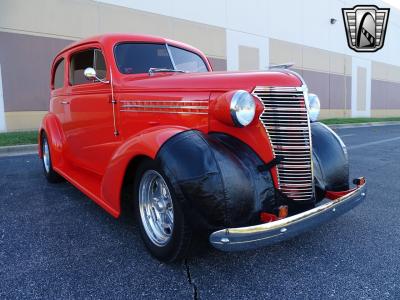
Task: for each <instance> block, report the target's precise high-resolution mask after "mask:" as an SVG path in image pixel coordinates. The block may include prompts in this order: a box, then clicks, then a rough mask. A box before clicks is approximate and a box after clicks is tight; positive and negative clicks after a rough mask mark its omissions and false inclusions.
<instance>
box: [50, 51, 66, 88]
mask: <svg viewBox="0 0 400 300" xmlns="http://www.w3.org/2000/svg"><path fill="white" fill-rule="evenodd" d="M64 70H65V62H64V59H63V58H62V59H60V60H59V61H58V62H57V64H56V67H55V71H54V78H53V87H54V89H59V88H62V87H63V86H64Z"/></svg>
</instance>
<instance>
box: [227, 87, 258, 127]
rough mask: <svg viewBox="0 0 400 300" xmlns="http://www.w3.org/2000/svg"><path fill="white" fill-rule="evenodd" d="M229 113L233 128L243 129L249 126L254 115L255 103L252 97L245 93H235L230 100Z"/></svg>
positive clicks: (241, 91)
mask: <svg viewBox="0 0 400 300" xmlns="http://www.w3.org/2000/svg"><path fill="white" fill-rule="evenodd" d="M230 112H231V117H232V121H233V123H234V124H235V126H238V127H244V126H247V125H249V124H250V123H251V122H252V121H253V119H254V115H255V113H256V103H255V102H254V98H253V96H252V95H251V94H250V93H249V92H246V91H243V90H239V91H236V92H235V93H234V94H233V96H232V100H231V104H230Z"/></svg>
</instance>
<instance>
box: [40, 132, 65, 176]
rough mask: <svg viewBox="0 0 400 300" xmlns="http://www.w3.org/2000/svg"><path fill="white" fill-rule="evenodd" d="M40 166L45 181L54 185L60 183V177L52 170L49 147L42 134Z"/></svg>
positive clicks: (45, 136)
mask: <svg viewBox="0 0 400 300" xmlns="http://www.w3.org/2000/svg"><path fill="white" fill-rule="evenodd" d="M41 144H42V164H43V172H44V176H45V177H46V179H47V181H49V182H51V183H56V182H60V181H62V177H61V176H60V175H58V174H57V173H56V172H55V171H54V169H53V164H52V161H51V154H50V145H49V141H48V139H47V135H46V133H43V134H42V143H41Z"/></svg>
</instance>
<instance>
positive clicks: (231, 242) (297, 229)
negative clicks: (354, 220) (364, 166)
mask: <svg viewBox="0 0 400 300" xmlns="http://www.w3.org/2000/svg"><path fill="white" fill-rule="evenodd" d="M366 191H367V188H366V184H365V183H364V184H363V185H362V186H359V187H357V188H356V189H355V190H354V191H352V192H350V193H349V194H347V195H345V196H342V197H340V198H338V199H336V200H333V201H329V202H328V203H325V204H322V205H320V206H317V207H315V208H313V209H310V210H307V211H305V212H302V213H299V214H297V215H294V216H290V217H287V218H285V219H281V220H278V221H274V222H270V223H265V224H260V225H255V226H249V227H241V228H226V229H222V230H218V231H215V232H213V233H212V234H211V235H210V237H209V241H210V243H211V245H213V246H214V247H215V248H217V249H219V250H222V251H242V250H250V249H256V248H260V247H264V246H268V245H272V244H275V243H278V242H281V241H283V240H286V239H289V238H291V237H294V236H296V235H298V234H300V233H302V232H304V231H307V230H310V229H311V228H313V227H316V226H318V225H320V224H322V223H325V222H327V221H330V220H332V219H334V218H336V217H338V216H340V215H342V214H344V213H345V212H347V211H349V210H351V209H352V208H354V207H355V206H357V205H358V204H360V203H361V202H362V201H363V200H364V199H365V197H366Z"/></svg>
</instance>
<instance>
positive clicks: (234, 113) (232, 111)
mask: <svg viewBox="0 0 400 300" xmlns="http://www.w3.org/2000/svg"><path fill="white" fill-rule="evenodd" d="M243 94H250V93H249V92H247V91H244V90H237V91H236V92H235V93H234V94H233V96H232V99H231V103H230V105H229V111H230V114H231V118H232V121H233V123H234V124H235V126H236V127H245V126H247V125H249V124H250V123H251V122H253V120H254V115H255V111H256V106H255V103H254V99H253V97H251V99H252V101H253V107H254V112H253V118H252V120H251V121H250V122H249V123H248V124H242V123H240V122H239V119H238V117H237V110H236V105H237V103H238V100H239V98H240V96H241V95H243Z"/></svg>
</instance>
